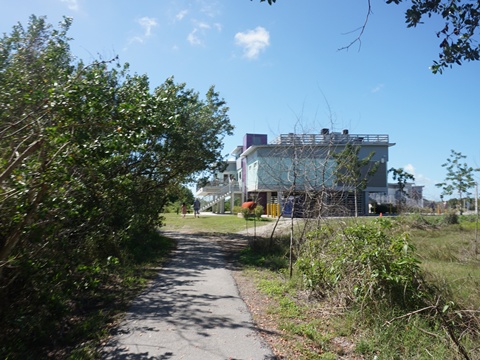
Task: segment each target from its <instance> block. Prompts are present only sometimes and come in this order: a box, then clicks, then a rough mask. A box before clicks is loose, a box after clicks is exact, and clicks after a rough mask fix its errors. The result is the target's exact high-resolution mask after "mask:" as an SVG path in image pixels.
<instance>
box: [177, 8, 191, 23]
mask: <svg viewBox="0 0 480 360" xmlns="http://www.w3.org/2000/svg"><path fill="white" fill-rule="evenodd" d="M187 14H188V10H182V11H180V12H178V13H177V15H175V20H177V21H182V20H183V18H184V17H185V16H187Z"/></svg>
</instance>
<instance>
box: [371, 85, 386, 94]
mask: <svg viewBox="0 0 480 360" xmlns="http://www.w3.org/2000/svg"><path fill="white" fill-rule="evenodd" d="M384 86H385V85H384V84H378V85H377V86H375V87H374V88H373V89H372V93H377V92H379V91H380V90H382V89H383V87H384Z"/></svg>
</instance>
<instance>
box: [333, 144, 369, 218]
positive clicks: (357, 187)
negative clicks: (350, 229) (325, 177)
mask: <svg viewBox="0 0 480 360" xmlns="http://www.w3.org/2000/svg"><path fill="white" fill-rule="evenodd" d="M360 149H361V147H360V146H358V145H353V144H347V145H346V146H345V148H344V149H343V150H342V151H340V152H338V153H335V154H334V155H333V157H334V159H335V160H336V162H337V166H336V168H335V179H336V182H337V185H340V186H343V187H344V188H345V190H349V189H352V190H353V193H354V202H355V217H357V216H358V204H357V203H358V192H361V191H363V190H364V189H365V188H366V187H367V183H368V179H369V178H370V177H371V176H373V175H374V174H375V173H376V172H377V170H378V166H379V163H378V162H372V157H373V156H374V155H375V152H373V151H372V152H371V153H370V154H368V155H367V156H366V157H364V158H363V159H360V158H359V152H360Z"/></svg>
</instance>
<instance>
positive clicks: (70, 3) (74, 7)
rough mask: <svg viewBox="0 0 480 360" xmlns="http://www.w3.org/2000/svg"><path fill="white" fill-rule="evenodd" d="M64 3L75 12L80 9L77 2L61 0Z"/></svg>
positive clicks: (75, 0) (74, 0)
mask: <svg viewBox="0 0 480 360" xmlns="http://www.w3.org/2000/svg"><path fill="white" fill-rule="evenodd" d="M60 1H61V2H63V3H66V4H67V6H68V8H69V9H70V10H73V11H78V10H79V9H80V6H79V5H78V1H77V0H60Z"/></svg>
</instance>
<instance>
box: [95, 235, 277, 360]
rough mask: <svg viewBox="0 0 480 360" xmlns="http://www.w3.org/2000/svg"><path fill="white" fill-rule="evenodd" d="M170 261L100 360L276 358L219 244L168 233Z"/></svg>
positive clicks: (132, 310)
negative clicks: (173, 241) (173, 244)
mask: <svg viewBox="0 0 480 360" xmlns="http://www.w3.org/2000/svg"><path fill="white" fill-rule="evenodd" d="M166 235H168V236H171V237H173V238H175V239H176V240H177V241H178V249H177V250H176V251H175V252H174V254H173V258H172V259H171V260H170V261H169V262H168V263H167V264H166V265H165V267H164V268H163V269H162V270H161V271H160V273H159V275H158V277H157V279H156V280H155V281H154V282H153V283H152V284H151V286H149V287H148V289H147V290H146V291H145V292H144V293H143V294H141V295H140V296H139V297H138V298H137V299H136V300H135V301H134V303H133V306H132V308H131V309H130V311H128V312H127V314H126V317H125V320H124V321H123V322H122V323H121V324H120V326H119V328H118V329H117V330H116V332H115V334H114V335H113V336H112V338H111V339H110V340H109V342H108V344H107V346H106V347H105V348H104V349H103V350H102V358H103V359H138V360H140V359H142V360H143V359H145V360H146V359H162V360H167V359H172V360H174V359H182V360H216V359H219V360H220V359H222V360H225V359H232V360H233V359H235V360H240V359H242V360H257V359H258V360H267V359H272V360H273V359H276V357H275V356H274V355H273V352H272V351H271V350H270V348H269V347H268V346H267V345H266V343H265V342H263V340H262V339H261V337H260V336H259V333H258V332H259V331H261V329H257V328H255V326H254V325H253V322H252V319H251V316H250V313H249V311H248V309H247V306H246V305H245V303H244V302H243V300H242V299H241V298H240V296H239V294H238V290H237V288H236V285H235V282H234V280H233V278H232V276H231V273H230V271H229V270H228V269H227V266H226V265H227V264H226V260H225V256H224V254H223V252H222V248H221V247H220V245H219V244H218V243H217V242H215V241H212V240H209V239H208V238H204V237H201V236H199V235H195V234H180V233H173V232H169V233H166Z"/></svg>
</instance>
